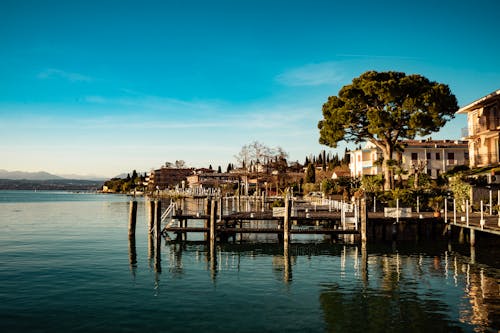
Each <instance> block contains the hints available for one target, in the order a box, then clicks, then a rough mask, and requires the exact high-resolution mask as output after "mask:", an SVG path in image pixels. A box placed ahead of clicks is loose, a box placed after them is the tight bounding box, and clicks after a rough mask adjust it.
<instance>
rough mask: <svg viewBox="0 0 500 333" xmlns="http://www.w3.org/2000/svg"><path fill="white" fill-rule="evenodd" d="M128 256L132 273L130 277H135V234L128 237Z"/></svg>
mask: <svg viewBox="0 0 500 333" xmlns="http://www.w3.org/2000/svg"><path fill="white" fill-rule="evenodd" d="M128 258H129V265H130V272H131V274H132V278H134V279H135V275H136V271H137V250H136V246H135V235H134V236H129V238H128Z"/></svg>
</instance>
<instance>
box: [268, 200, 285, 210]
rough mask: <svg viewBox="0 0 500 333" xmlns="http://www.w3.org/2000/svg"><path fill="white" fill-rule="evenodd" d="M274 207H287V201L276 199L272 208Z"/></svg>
mask: <svg viewBox="0 0 500 333" xmlns="http://www.w3.org/2000/svg"><path fill="white" fill-rule="evenodd" d="M273 207H285V201H283V199H276V200H274V201H273V202H272V203H271V208H273Z"/></svg>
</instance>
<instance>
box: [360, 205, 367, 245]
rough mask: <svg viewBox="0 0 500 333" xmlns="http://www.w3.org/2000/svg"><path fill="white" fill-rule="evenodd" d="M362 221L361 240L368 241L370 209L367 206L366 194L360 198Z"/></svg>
mask: <svg viewBox="0 0 500 333" xmlns="http://www.w3.org/2000/svg"><path fill="white" fill-rule="evenodd" d="M360 209H361V212H360V222H361V228H360V229H361V230H360V231H361V242H363V243H366V226H367V223H368V209H367V207H366V196H363V197H362V198H361V200H360Z"/></svg>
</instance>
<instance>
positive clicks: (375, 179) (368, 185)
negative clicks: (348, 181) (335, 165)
mask: <svg viewBox="0 0 500 333" xmlns="http://www.w3.org/2000/svg"><path fill="white" fill-rule="evenodd" d="M383 185H384V179H383V178H382V175H376V176H372V175H364V176H363V178H361V188H363V189H364V190H365V192H366V193H377V192H379V191H381V190H383Z"/></svg>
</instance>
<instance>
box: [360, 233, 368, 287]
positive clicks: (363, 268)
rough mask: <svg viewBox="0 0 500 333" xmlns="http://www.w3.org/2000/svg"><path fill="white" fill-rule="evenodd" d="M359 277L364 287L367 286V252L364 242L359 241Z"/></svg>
mask: <svg viewBox="0 0 500 333" xmlns="http://www.w3.org/2000/svg"><path fill="white" fill-rule="evenodd" d="M361 279H362V280H363V284H364V286H365V287H368V253H367V251H366V242H361Z"/></svg>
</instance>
